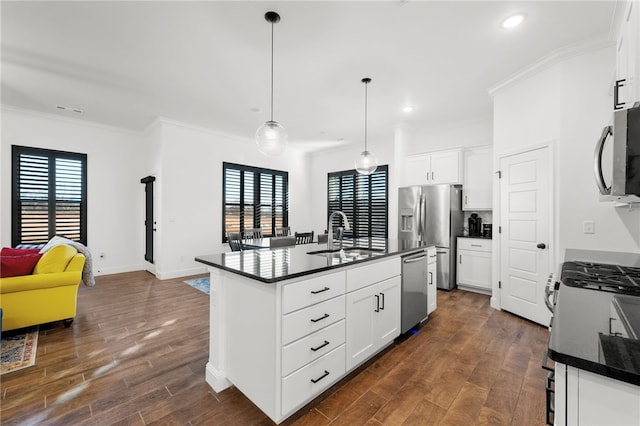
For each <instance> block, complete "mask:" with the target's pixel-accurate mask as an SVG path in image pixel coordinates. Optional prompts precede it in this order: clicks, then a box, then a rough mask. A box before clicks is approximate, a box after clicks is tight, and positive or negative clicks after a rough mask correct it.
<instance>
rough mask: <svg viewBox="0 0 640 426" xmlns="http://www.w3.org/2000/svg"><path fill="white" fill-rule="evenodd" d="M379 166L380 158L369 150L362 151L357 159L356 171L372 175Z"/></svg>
mask: <svg viewBox="0 0 640 426" xmlns="http://www.w3.org/2000/svg"><path fill="white" fill-rule="evenodd" d="M377 168H378V159H377V158H376V156H375V155H373V154H372V153H370V152H369V151H362V153H361V154H360V157H358V159H357V160H356V171H357V172H358V173H360V174H361V175H370V174H371V173H373V172H375V171H376V169H377Z"/></svg>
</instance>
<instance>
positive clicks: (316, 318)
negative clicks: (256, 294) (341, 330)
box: [282, 295, 345, 345]
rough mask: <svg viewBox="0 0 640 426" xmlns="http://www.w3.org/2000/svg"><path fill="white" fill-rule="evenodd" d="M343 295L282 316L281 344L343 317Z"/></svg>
mask: <svg viewBox="0 0 640 426" xmlns="http://www.w3.org/2000/svg"><path fill="white" fill-rule="evenodd" d="M344 311H345V299H344V295H342V296H340V297H336V298H334V299H330V300H326V301H324V302H320V303H318V304H315V305H313V306H309V307H308V308H305V309H301V310H298V311H295V312H292V313H290V314H287V315H284V316H283V317H282V344H283V345H286V344H287V343H290V342H293V341H294V340H296V339H299V338H301V337H304V336H306V335H307V334H311V333H313V332H314V331H318V330H320V329H321V328H325V327H326V326H328V325H330V324H333V323H334V322H336V321H340V320H341V319H343V318H344Z"/></svg>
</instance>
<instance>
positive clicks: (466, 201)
mask: <svg viewBox="0 0 640 426" xmlns="http://www.w3.org/2000/svg"><path fill="white" fill-rule="evenodd" d="M467 204H469V203H468V200H467V196H466V195H465V196H464V205H465V206H466V205H467Z"/></svg>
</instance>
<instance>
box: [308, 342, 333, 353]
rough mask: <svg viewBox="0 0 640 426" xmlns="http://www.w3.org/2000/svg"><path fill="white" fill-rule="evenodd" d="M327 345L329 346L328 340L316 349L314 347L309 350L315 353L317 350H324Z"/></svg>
mask: <svg viewBox="0 0 640 426" xmlns="http://www.w3.org/2000/svg"><path fill="white" fill-rule="evenodd" d="M328 344H329V341H328V340H325V341H324V343H323V344H321V345H320V346H317V347H315V348H309V349H311V350H312V351H314V352H315V351H317V350H319V349H322V348H324V347H325V346H327V345H328Z"/></svg>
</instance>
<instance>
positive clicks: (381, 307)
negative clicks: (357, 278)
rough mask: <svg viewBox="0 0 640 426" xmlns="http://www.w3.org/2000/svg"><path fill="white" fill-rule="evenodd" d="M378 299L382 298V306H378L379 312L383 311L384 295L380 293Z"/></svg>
mask: <svg viewBox="0 0 640 426" xmlns="http://www.w3.org/2000/svg"><path fill="white" fill-rule="evenodd" d="M380 297H382V305H381V306H380V310H381V311H384V293H380Z"/></svg>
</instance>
